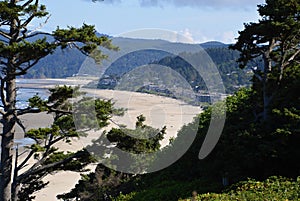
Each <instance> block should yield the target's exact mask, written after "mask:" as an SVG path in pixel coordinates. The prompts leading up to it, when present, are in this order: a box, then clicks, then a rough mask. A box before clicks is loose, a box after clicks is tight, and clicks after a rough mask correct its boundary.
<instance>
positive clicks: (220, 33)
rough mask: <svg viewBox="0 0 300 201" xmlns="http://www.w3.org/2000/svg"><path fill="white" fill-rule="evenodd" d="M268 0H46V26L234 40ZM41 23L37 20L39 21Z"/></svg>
mask: <svg viewBox="0 0 300 201" xmlns="http://www.w3.org/2000/svg"><path fill="white" fill-rule="evenodd" d="M263 2H264V0H105V1H104V2H98V3H92V1H91V0H63V1H58V0H44V1H42V3H44V4H45V5H46V6H47V8H48V10H49V12H50V13H51V18H50V19H49V21H48V23H47V24H46V25H44V26H43V30H46V31H51V30H53V29H55V28H56V26H58V25H59V26H60V27H62V28H63V27H66V26H67V25H71V26H75V27H79V26H80V25H82V23H88V24H94V25H95V26H96V29H97V31H99V32H101V33H105V34H109V35H113V36H116V35H119V34H121V33H124V32H129V31H132V30H137V29H144V28H158V29H166V30H171V31H175V32H177V33H180V34H183V35H184V36H186V37H188V38H190V39H191V40H193V41H194V42H206V41H211V40H217V41H222V42H225V43H232V42H233V41H234V38H235V37H237V35H238V31H239V30H242V29H243V23H244V22H250V21H257V20H258V14H257V11H256V10H257V8H256V5H257V4H262V3H263ZM36 23H37V22H36Z"/></svg>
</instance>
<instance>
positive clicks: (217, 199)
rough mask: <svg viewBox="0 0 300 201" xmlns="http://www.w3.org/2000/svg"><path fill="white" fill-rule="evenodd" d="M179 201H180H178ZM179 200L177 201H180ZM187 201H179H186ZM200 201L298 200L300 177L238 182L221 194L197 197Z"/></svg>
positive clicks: (299, 197) (299, 196)
mask: <svg viewBox="0 0 300 201" xmlns="http://www.w3.org/2000/svg"><path fill="white" fill-rule="evenodd" d="M180 200H181V199H180ZM180 200H179V201H180ZM187 200H189V199H185V200H181V201H187ZM198 200H201V201H221V200H222V201H232V200H239V201H249V200H251V201H256V200H257V201H260V200H266V201H288V200H300V177H298V179H297V180H296V181H293V180H291V179H287V178H283V177H275V176H274V177H270V178H269V179H267V180H265V181H263V182H260V181H255V180H248V181H243V182H239V183H238V184H236V185H234V186H232V187H231V189H230V190H228V191H227V192H224V193H222V194H216V193H206V194H201V195H199V196H198Z"/></svg>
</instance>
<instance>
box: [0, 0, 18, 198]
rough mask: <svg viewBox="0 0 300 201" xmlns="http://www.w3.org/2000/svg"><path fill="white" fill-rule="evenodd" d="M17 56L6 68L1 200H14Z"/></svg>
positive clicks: (14, 29)
mask: <svg viewBox="0 0 300 201" xmlns="http://www.w3.org/2000/svg"><path fill="white" fill-rule="evenodd" d="M17 2H18V0H10V3H11V4H12V5H16V3H17ZM17 25H18V20H17V19H16V18H12V19H11V21H10V33H9V36H10V37H11V38H10V40H9V45H14V43H15V42H16V41H17V38H18V36H19V31H20V30H19V28H18V26H17ZM15 72H16V56H15V55H12V56H11V57H10V58H8V65H7V67H6V69H5V73H6V76H5V79H4V82H5V84H6V85H5V89H4V91H5V94H6V97H5V100H6V104H5V105H4V112H5V113H6V114H5V115H3V117H2V118H3V119H2V124H3V133H2V140H1V166H0V174H1V175H0V201H11V200H12V178H13V153H14V150H13V148H14V137H15V126H16V119H17V114H16V98H17V93H16V90H17V89H16V76H15Z"/></svg>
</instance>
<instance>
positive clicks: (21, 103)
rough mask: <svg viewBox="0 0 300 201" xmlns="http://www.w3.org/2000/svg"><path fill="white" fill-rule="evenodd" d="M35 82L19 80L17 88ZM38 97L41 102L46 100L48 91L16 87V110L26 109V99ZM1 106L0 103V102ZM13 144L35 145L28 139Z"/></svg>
mask: <svg viewBox="0 0 300 201" xmlns="http://www.w3.org/2000/svg"><path fill="white" fill-rule="evenodd" d="M34 82H35V80H33V79H21V80H17V86H18V85H20V84H23V83H26V84H28V83H29V84H30V83H34ZM35 95H38V96H40V97H41V98H42V99H43V100H46V99H47V98H48V96H49V91H48V89H43V88H24V87H18V88H17V102H16V106H17V108H20V109H24V108H27V107H28V99H29V98H32V97H33V96H35ZM0 101H1V98H0ZM0 104H1V102H0ZM0 132H1V131H0ZM14 141H15V144H18V146H20V147H22V146H28V145H30V144H33V143H35V142H34V140H32V139H30V138H23V139H15V140H14ZM0 153H1V149H0Z"/></svg>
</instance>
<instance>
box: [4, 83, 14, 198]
mask: <svg viewBox="0 0 300 201" xmlns="http://www.w3.org/2000/svg"><path fill="white" fill-rule="evenodd" d="M15 100H16V81H15V79H11V80H9V81H7V82H6V101H7V103H8V106H7V107H5V112H8V114H7V115H5V116H4V117H3V134H2V141H1V167H0V171H1V177H0V201H11V192H12V189H11V184H12V181H11V180H12V164H13V152H14V151H13V145H14V135H15V124H16V118H15V116H14V115H15V113H16V112H15Z"/></svg>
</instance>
